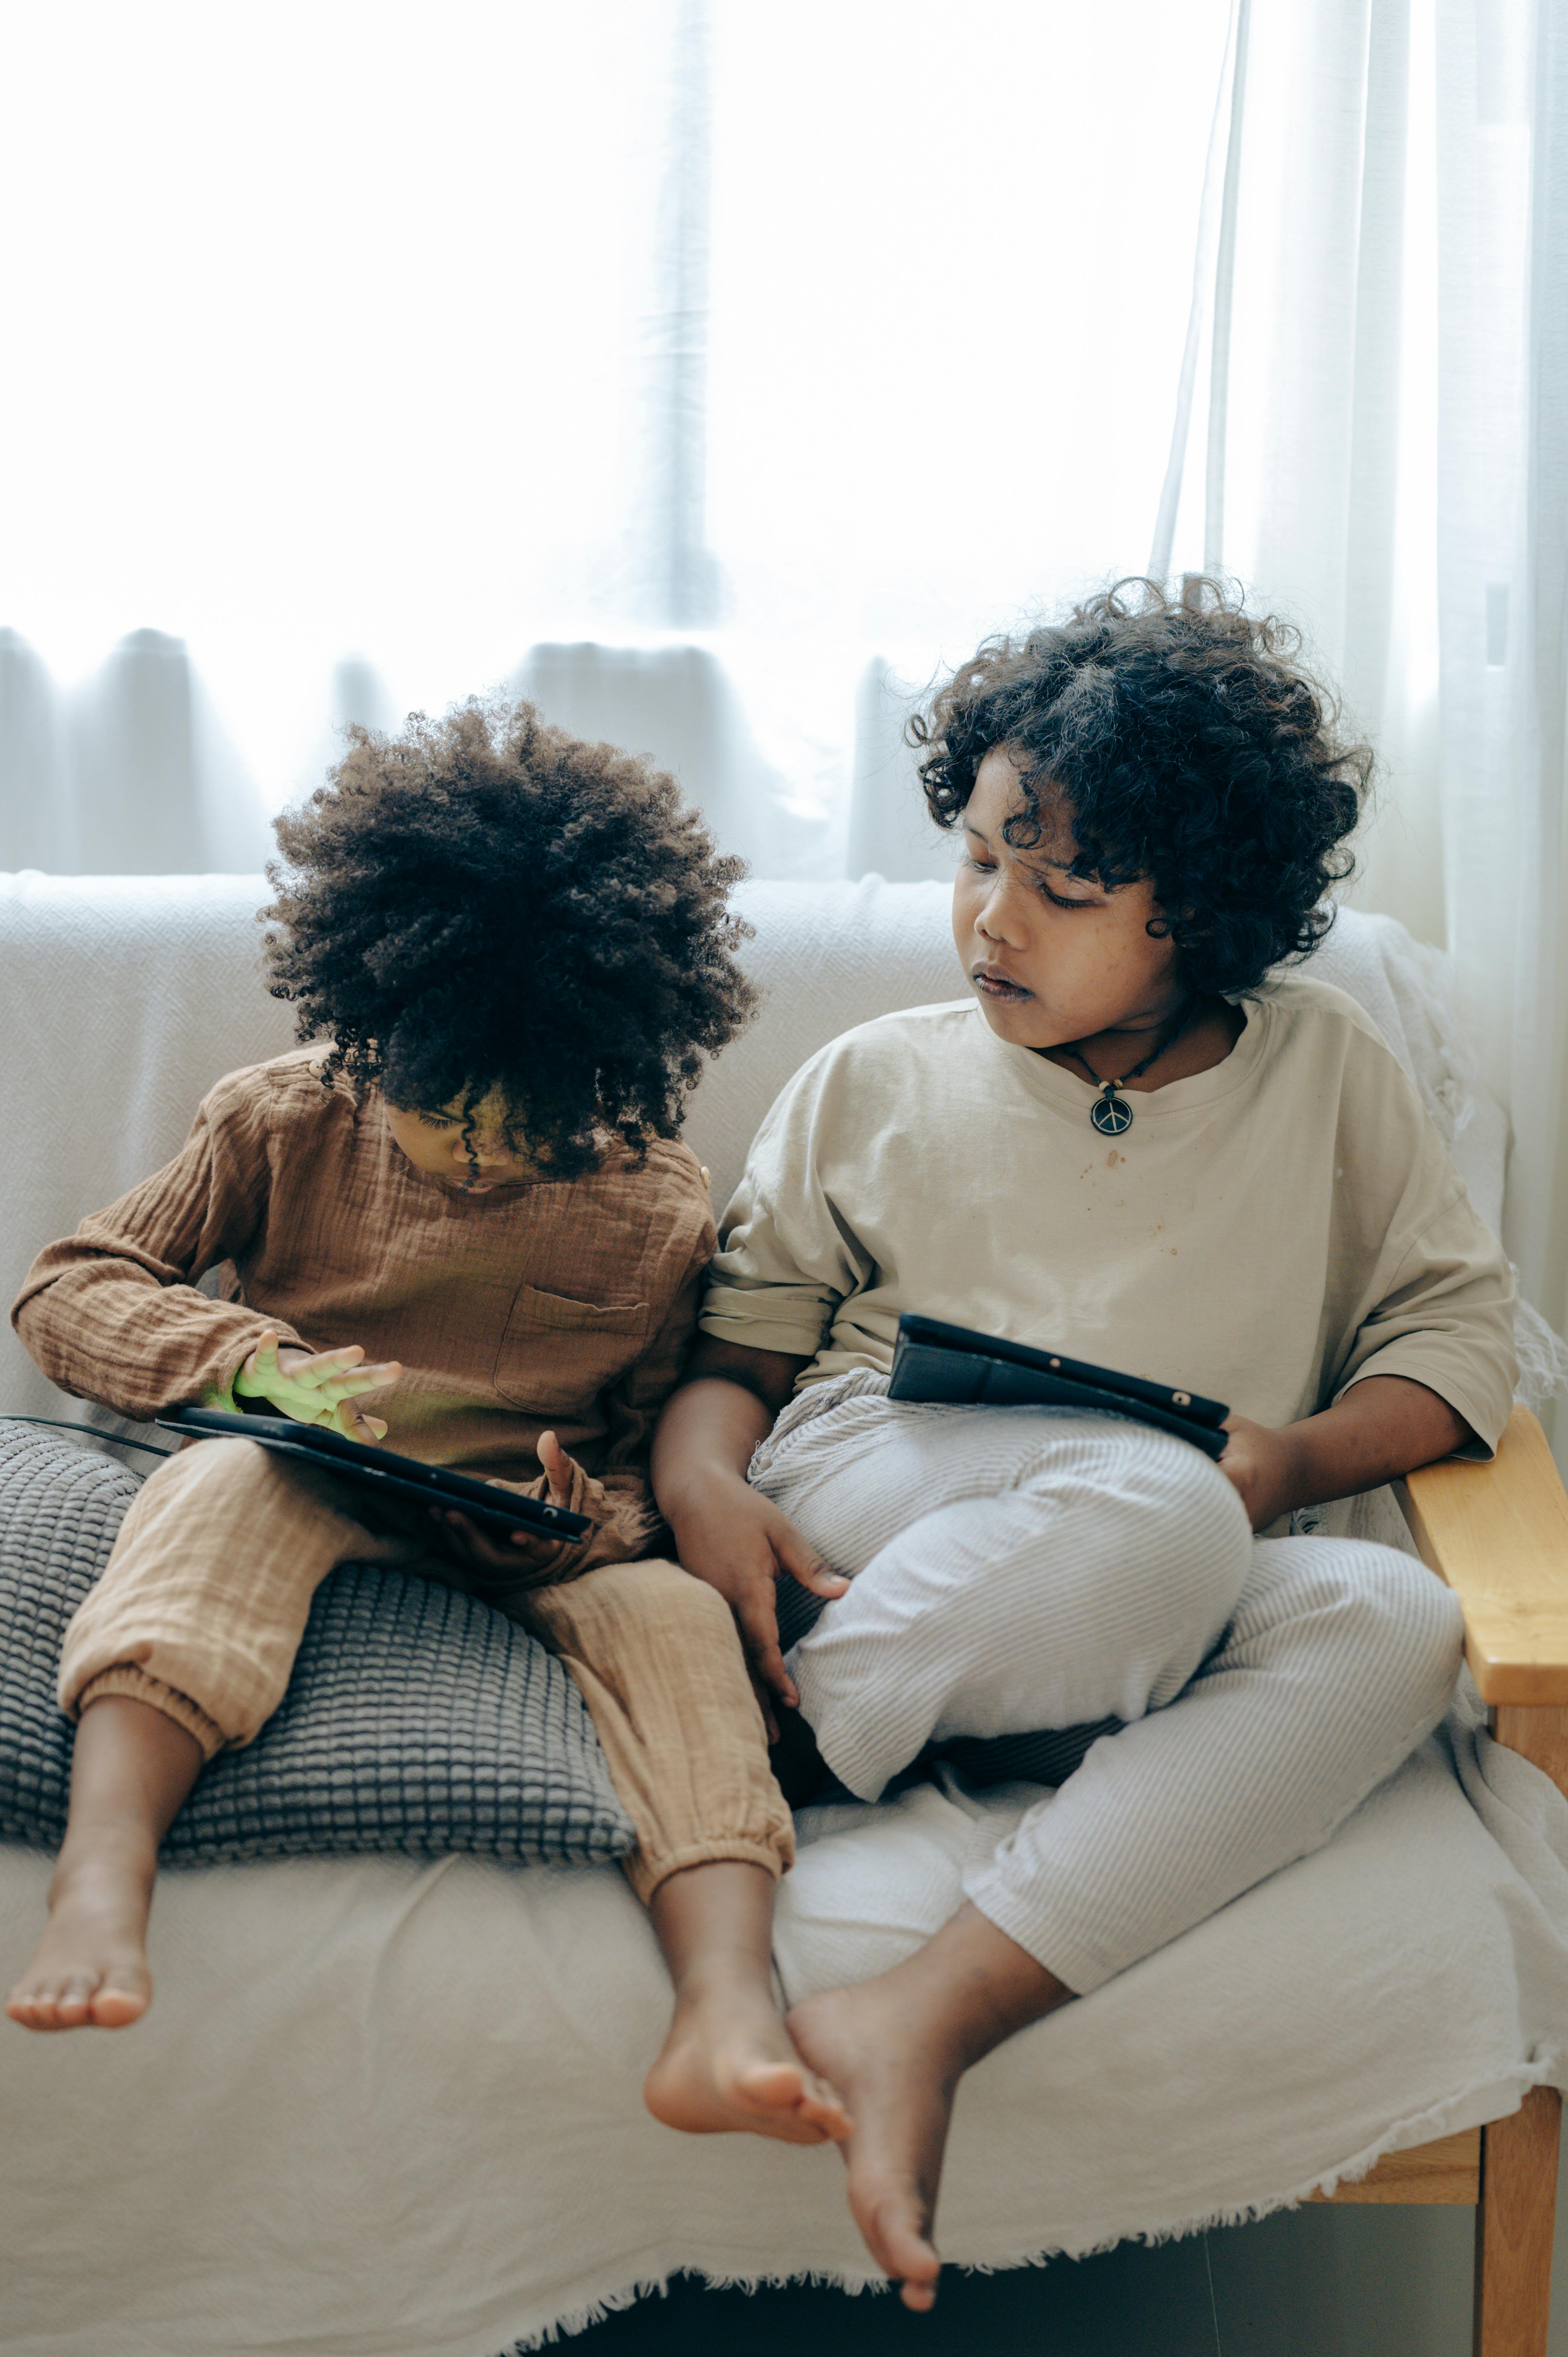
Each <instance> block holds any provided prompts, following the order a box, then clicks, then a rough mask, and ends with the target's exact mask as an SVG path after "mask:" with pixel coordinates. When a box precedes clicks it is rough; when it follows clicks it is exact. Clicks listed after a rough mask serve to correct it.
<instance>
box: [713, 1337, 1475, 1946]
mask: <svg viewBox="0 0 1568 2357" xmlns="http://www.w3.org/2000/svg"><path fill="white" fill-rule="evenodd" d="M750 1478H751V1480H752V1481H753V1483H754V1484H755V1486H756V1487H757V1489H759V1490H761V1491H763V1492H764V1494H765V1495H766V1496H768V1497H769V1498H771V1499H773V1500H774V1501H776V1502H777V1503H778V1504H779V1506H781V1507H782V1508H783V1510H784V1512H786V1513H787V1514H789V1517H790V1519H791V1520H792V1521H793V1522H794V1523H796V1524H797V1525H798V1526H799V1528H800V1530H801V1531H802V1532H803V1533H804V1534H805V1535H806V1536H807V1537H808V1538H809V1539H810V1540H811V1543H812V1544H813V1545H814V1546H816V1547H817V1548H818V1549H819V1550H820V1551H821V1553H822V1555H823V1557H824V1558H825V1559H826V1561H827V1562H828V1563H829V1564H831V1565H832V1567H833V1568H834V1569H835V1570H837V1571H840V1572H843V1573H844V1574H846V1575H848V1576H849V1577H851V1579H852V1583H853V1584H852V1585H851V1587H850V1588H849V1590H848V1592H847V1594H845V1595H844V1596H843V1597H841V1598H838V1599H837V1600H836V1601H835V1602H833V1603H831V1604H828V1605H826V1606H820V1605H818V1604H817V1602H816V1599H815V1598H811V1597H809V1596H807V1595H806V1593H805V1591H804V1590H803V1589H800V1588H799V1587H797V1586H796V1584H795V1583H794V1582H793V1581H788V1582H787V1583H784V1584H783V1586H782V1587H781V1593H780V1598H779V1605H780V1614H779V1617H780V1634H781V1637H782V1640H783V1641H784V1643H785V1644H786V1646H787V1647H789V1652H788V1656H787V1658H788V1661H789V1670H790V1673H791V1674H792V1676H793V1677H794V1679H795V1682H796V1684H797V1685H798V1687H799V1689H800V1704H801V1709H802V1712H803V1715H804V1717H806V1719H807V1720H808V1722H809V1723H810V1725H811V1728H812V1730H813V1732H814V1734H815V1736H816V1738H817V1743H818V1746H819V1748H820V1749H821V1750H822V1756H823V1758H824V1759H825V1760H826V1761H827V1763H828V1765H829V1767H830V1768H831V1769H832V1771H833V1773H834V1774H835V1775H836V1776H837V1777H838V1778H839V1779H840V1781H842V1782H843V1783H844V1784H845V1785H847V1786H848V1788H849V1789H850V1791H851V1792H854V1793H857V1794H858V1795H859V1796H860V1797H861V1798H862V1799H863V1800H867V1801H871V1800H875V1798H876V1797H877V1795H878V1794H879V1793H880V1792H882V1791H883V1789H884V1787H885V1786H886V1783H887V1782H888V1781H889V1779H890V1778H892V1777H894V1776H896V1775H897V1773H898V1772H899V1771H900V1770H902V1769H904V1768H906V1767H908V1765H909V1763H910V1762H911V1761H912V1760H915V1759H916V1758H917V1757H918V1754H919V1753H921V1752H922V1751H923V1750H924V1749H926V1748H927V1746H928V1745H931V1744H935V1745H937V1746H939V1747H940V1748H941V1749H944V1750H946V1751H948V1752H950V1753H951V1754H954V1755H956V1756H957V1758H958V1760H959V1763H960V1764H961V1765H962V1766H964V1767H967V1768H970V1769H972V1770H976V1771H978V1772H979V1773H980V1775H981V1776H982V1778H983V1780H984V1781H996V1780H997V1778H998V1777H999V1776H1019V1777H1027V1778H1033V1779H1035V1780H1036V1781H1050V1782H1052V1783H1055V1784H1058V1785H1059V1790H1058V1791H1056V1792H1053V1793H1052V1794H1050V1795H1049V1796H1048V1797H1047V1798H1045V1799H1043V1800H1041V1801H1040V1802H1039V1803H1037V1804H1036V1806H1035V1807H1034V1808H1032V1809H1030V1810H1029V1811H1028V1813H1026V1816H1025V1817H1024V1818H1023V1820H1022V1822H1021V1823H1020V1824H1018V1826H1017V1827H1016V1829H1015V1831H1014V1832H1013V1833H1012V1834H1010V1835H1008V1837H1007V1838H1006V1840H1005V1841H1004V1842H1003V1843H1002V1844H1001V1846H999V1848H998V1849H997V1851H996V1853H995V1855H994V1856H993V1857H991V1858H990V1859H989V1860H987V1861H985V1862H984V1863H983V1864H982V1865H981V1866H979V1867H976V1868H974V1869H972V1872H971V1874H970V1876H969V1877H968V1878H967V1881H966V1885H965V1888H966V1889H967V1892H968V1895H969V1897H970V1899H971V1900H972V1901H973V1903H974V1904H975V1906H976V1907H978V1908H979V1909H980V1910H981V1912H982V1913H983V1914H984V1915H986V1916H988V1917H989V1918H990V1920H991V1921H993V1923H995V1924H997V1925H999V1926H1000V1928H1001V1929H1002V1930H1003V1931H1004V1932H1007V1933H1008V1934H1009V1935H1010V1936H1011V1937H1012V1938H1013V1939H1015V1940H1016V1941H1017V1942H1018V1943H1019V1945H1020V1946H1021V1947H1024V1948H1026V1949H1027V1950H1028V1952H1029V1953H1030V1954H1031V1955H1033V1956H1034V1957H1036V1960H1037V1961H1038V1962H1039V1963H1040V1964H1043V1965H1045V1967H1046V1968H1047V1971H1049V1972H1051V1973H1054V1974H1055V1975H1057V1977H1058V1979H1059V1980H1061V1981H1063V1982H1064V1983H1065V1984H1066V1985H1067V1986H1068V1987H1069V1988H1072V1989H1076V1990H1078V1991H1079V1992H1080V1993H1083V1992H1087V1991H1089V1990H1090V1989H1093V1988H1097V1987H1098V1986H1100V1985H1101V1982H1103V1981H1107V1980H1109V1979H1111V1978H1112V1975H1114V1974H1116V1973H1119V1972H1122V1971H1124V1970H1125V1969H1126V1967H1127V1966H1128V1965H1129V1964H1135V1963H1136V1962H1137V1961H1138V1959H1139V1958H1140V1957H1141V1956H1144V1955H1147V1954H1148V1953H1150V1952H1151V1951H1152V1950H1153V1949H1155V1948H1157V1947H1160V1946H1162V1945H1163V1944H1164V1943H1165V1942H1166V1941H1167V1940H1173V1939H1175V1938H1176V1936H1177V1935H1178V1933H1180V1932H1185V1931H1187V1929H1189V1928H1190V1926H1192V1925H1193V1924H1195V1923H1199V1922H1201V1921H1203V1920H1204V1919H1205V1918H1206V1917H1207V1916H1208V1915H1211V1914H1213V1913H1214V1911H1215V1910H1216V1909H1218V1908H1220V1907H1223V1906H1224V1905H1226V1903H1227V1902H1228V1901H1229V1900H1232V1899H1235V1898H1237V1897H1238V1896H1239V1895H1240V1893H1241V1892H1242V1891H1243V1890H1246V1889H1250V1888H1251V1885H1252V1884H1253V1883H1256V1882H1259V1881H1262V1878H1263V1877H1264V1876H1265V1875H1269V1874H1273V1873H1274V1872H1276V1871H1277V1869H1278V1868H1279V1867H1283V1866H1288V1865H1289V1864H1290V1863H1291V1861H1292V1860H1293V1859H1294V1858H1297V1857H1304V1856H1305V1854H1306V1853H1307V1852H1308V1851H1309V1850H1313V1849H1316V1847H1318V1846H1319V1845H1320V1844H1321V1843H1323V1842H1325V1841H1326V1840H1327V1838H1328V1836H1329V1835H1330V1834H1332V1833H1333V1832H1334V1830H1335V1828H1336V1827H1337V1825H1338V1824H1341V1823H1342V1822H1343V1821H1344V1819H1345V1818H1346V1817H1347V1816H1348V1814H1349V1813H1350V1812H1351V1810H1352V1809H1354V1808H1355V1807H1356V1806H1357V1804H1358V1803H1359V1802H1360V1801H1362V1800H1364V1799H1365V1797H1366V1796H1367V1794H1368V1793H1369V1792H1371V1791H1372V1789H1373V1788H1374V1786H1375V1785H1377V1784H1379V1783H1380V1782H1381V1781H1382V1780H1383V1778H1384V1777H1386V1776H1388V1775H1389V1774H1391V1771H1392V1770H1394V1769H1395V1768H1397V1767H1398V1766H1399V1764H1400V1762H1401V1761H1402V1760H1404V1759H1405V1758H1406V1757H1407V1756H1408V1754H1409V1753H1410V1752H1411V1751H1412V1750H1413V1749H1414V1748H1415V1746H1416V1745H1417V1744H1418V1743H1419V1742H1420V1741H1421V1740H1422V1738H1423V1737H1424V1736H1425V1735H1427V1734H1428V1733H1430V1731H1431V1729H1432V1728H1433V1727H1434V1726H1435V1725H1436V1723H1437V1721H1438V1719H1439V1718H1440V1717H1442V1714H1443V1712H1444V1708H1445V1707H1446V1706H1447V1703H1448V1700H1449V1697H1450V1695H1451V1694H1452V1691H1453V1687H1454V1681H1455V1674H1457V1671H1458V1667H1459V1658H1460V1637H1461V1629H1460V1616H1459V1609H1458V1606H1457V1604H1456V1603H1455V1599H1454V1598H1453V1597H1452V1596H1451V1595H1450V1594H1449V1592H1448V1590H1447V1589H1446V1588H1444V1587H1443V1586H1442V1585H1441V1584H1440V1583H1439V1582H1438V1581H1437V1580H1436V1579H1434V1577H1433V1576H1432V1574H1431V1573H1430V1572H1429V1571H1427V1570H1426V1569H1425V1567H1424V1566H1423V1565H1422V1564H1420V1563H1419V1562H1416V1561H1415V1560H1414V1559H1413V1558H1412V1557H1411V1556H1409V1555H1401V1554H1399V1553H1397V1552H1396V1551H1395V1550H1394V1549H1392V1548H1390V1547H1380V1546H1372V1545H1369V1544H1366V1543H1365V1542H1363V1541H1359V1540H1355V1539H1338V1538H1326V1537H1316V1538H1290V1539H1255V1538H1254V1537H1253V1536H1252V1534H1251V1528H1250V1527H1249V1524H1248V1521H1247V1516H1246V1513H1245V1512H1244V1510H1243V1508H1242V1505H1241V1502H1240V1498H1239V1497H1238V1496H1237V1494H1236V1491H1234V1490H1233V1489H1232V1488H1231V1486H1230V1482H1229V1481H1228V1480H1226V1478H1225V1476H1224V1475H1223V1474H1222V1473H1220V1472H1219V1470H1218V1469H1217V1468H1216V1467H1215V1466H1214V1465H1213V1464H1212V1463H1211V1462H1210V1460H1209V1459H1208V1458H1207V1457H1205V1456H1204V1455H1203V1454H1202V1453H1201V1452H1200V1451H1199V1450H1198V1449H1197V1448H1192V1447H1191V1446H1190V1445H1189V1444H1188V1443H1187V1442H1186V1441H1183V1440H1177V1439H1175V1438H1173V1437H1168V1436H1167V1435H1165V1434H1164V1433H1161V1432H1157V1431H1155V1430H1152V1429H1151V1428H1149V1427H1147V1426H1143V1425H1139V1424H1133V1423H1131V1422H1129V1421H1127V1420H1125V1419H1123V1418H1122V1417H1118V1416H1112V1415H1079V1414H1077V1413H1074V1412H1071V1411H1068V1410H1060V1409H1042V1408H989V1407H986V1408H969V1407H935V1406H929V1407H928V1406H917V1405H907V1404H904V1403H901V1402H895V1401H892V1400H889V1399H888V1398H887V1396H886V1378H884V1377H882V1376H879V1375H873V1374H869V1373H861V1374H851V1375H845V1376H842V1377H839V1378H838V1379H837V1380H836V1381H832V1382H829V1383H822V1384H820V1385H815V1386H812V1387H811V1388H810V1389H809V1390H807V1391H806V1392H804V1393H802V1394H800V1396H799V1397H798V1398H796V1399H795V1400H793V1401H791V1402H790V1404H789V1406H788V1407H787V1408H786V1409H785V1411H784V1414H783V1415H781V1416H780V1418H779V1423H778V1425H777V1426H775V1428H774V1430H773V1432H772V1434H771V1435H770V1436H769V1437H768V1439H767V1440H766V1441H764V1442H763V1444H762V1446H761V1447H760V1448H758V1450H757V1454H756V1457H755V1458H753V1461H752V1467H751V1477H750ZM792 1640H793V1641H792Z"/></svg>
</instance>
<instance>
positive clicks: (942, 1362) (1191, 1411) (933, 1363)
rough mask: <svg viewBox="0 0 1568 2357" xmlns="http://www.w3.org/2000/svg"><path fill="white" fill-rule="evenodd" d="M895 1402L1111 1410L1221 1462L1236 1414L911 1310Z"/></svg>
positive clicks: (896, 1364)
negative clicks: (1232, 1416) (1225, 1428)
mask: <svg viewBox="0 0 1568 2357" xmlns="http://www.w3.org/2000/svg"><path fill="white" fill-rule="evenodd" d="M890 1396H891V1397H892V1398H894V1399H897V1400H923V1401H929V1402H931V1403H933V1404H944V1405H948V1406H972V1407H1098V1408H1108V1409H1110V1410H1112V1412H1113V1413H1114V1414H1115V1415H1131V1416H1135V1417H1136V1418H1137V1420H1138V1421H1139V1423H1140V1424H1153V1425H1157V1426H1159V1428H1160V1429H1161V1431H1162V1432H1174V1433H1175V1434H1176V1436H1177V1437H1178V1438H1180V1439H1182V1440H1190V1441H1191V1442H1192V1444H1193V1446H1194V1448H1201V1449H1202V1450H1203V1452H1204V1454H1205V1455H1206V1456H1208V1457H1213V1458H1220V1457H1223V1455H1224V1454H1225V1451H1226V1449H1227V1448H1228V1447H1229V1446H1230V1434H1229V1433H1228V1432H1222V1431H1221V1430H1220V1428H1219V1427H1220V1426H1221V1425H1223V1423H1224V1421H1225V1419H1226V1417H1227V1416H1228V1415H1230V1409H1229V1408H1228V1407H1227V1406H1226V1405H1225V1403H1224V1402H1223V1400H1211V1399H1204V1398H1203V1397H1202V1396H1201V1394H1198V1393H1197V1392H1184V1391H1176V1390H1173V1389H1171V1388H1170V1387H1169V1386H1168V1385H1166V1384H1165V1383H1150V1382H1149V1381H1148V1380H1147V1378H1146V1377H1144V1376H1143V1375H1122V1374H1118V1373H1117V1372H1116V1371H1115V1369H1114V1368H1112V1367H1095V1366H1091V1365H1090V1364H1089V1363H1088V1362H1087V1361H1085V1360H1082V1359H1068V1358H1064V1357H1063V1356H1062V1354H1061V1352H1060V1351H1037V1350H1036V1349H1034V1348H1033V1347H1032V1346H1031V1345H1030V1344H1029V1343H1027V1342H1004V1340H1002V1339H1001V1337H1000V1336H999V1335H995V1334H977V1333H975V1332H974V1331H973V1329H972V1328H970V1327H968V1326H949V1325H945V1324H944V1323H943V1321H942V1320H941V1319H940V1318H918V1317H916V1316H914V1315H912V1314H911V1313H910V1312H908V1311H906V1312H905V1314H904V1316H903V1317H902V1318H899V1320H898V1339H897V1341H896V1342H895V1344H894V1346H893V1381H892V1384H891V1386H890Z"/></svg>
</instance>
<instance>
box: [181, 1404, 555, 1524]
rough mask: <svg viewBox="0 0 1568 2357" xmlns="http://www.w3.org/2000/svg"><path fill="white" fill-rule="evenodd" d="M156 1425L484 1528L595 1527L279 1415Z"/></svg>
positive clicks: (204, 1410) (205, 1417)
mask: <svg viewBox="0 0 1568 2357" xmlns="http://www.w3.org/2000/svg"><path fill="white" fill-rule="evenodd" d="M158 1422H159V1424H161V1425H162V1426H164V1428H165V1430H166V1431H167V1432H178V1433H182V1434H183V1435H184V1437H186V1439H188V1440H219V1439H238V1440H254V1441H256V1442H258V1443H259V1444H260V1446H261V1447H262V1448H275V1449H276V1450H277V1451H278V1452H279V1454H280V1455H282V1456H285V1457H301V1458H305V1459H306V1462H307V1463H308V1464H311V1465H314V1466H316V1467H317V1469H318V1470H319V1471H321V1472H324V1473H336V1474H338V1475H340V1476H341V1477H342V1478H343V1479H344V1480H348V1481H359V1482H361V1483H362V1484H363V1485H364V1487H365V1488H366V1489H367V1490H370V1491H379V1492H380V1493H381V1495H382V1496H383V1497H386V1496H393V1497H399V1498H412V1499H413V1500H414V1501H415V1502H416V1503H417V1504H419V1505H421V1506H456V1508H457V1509H458V1511H459V1512H462V1513H465V1514H471V1515H472V1516H473V1518H474V1520H475V1522H476V1523H479V1524H481V1525H482V1526H483V1527H484V1528H485V1529H487V1530H491V1531H498V1530H499V1531H525V1532H526V1533H527V1534H528V1535H529V1536H530V1537H531V1538H542V1539H580V1538H582V1537H583V1536H584V1535H585V1534H586V1533H587V1532H588V1531H591V1530H592V1529H593V1527H594V1525H593V1523H592V1522H591V1520H590V1519H589V1517H588V1516H587V1515H586V1514H574V1513H572V1512H569V1510H568V1509H567V1508H566V1507H564V1506H551V1505H546V1504H543V1503H542V1502H541V1501H539V1500H538V1499H537V1498H520V1497H519V1496H518V1495H517V1494H516V1492H515V1491H509V1490H498V1489H496V1488H495V1487H494V1485H493V1484H492V1483H490V1482H489V1481H477V1480H475V1479H474V1477H473V1475H472V1474H470V1473H453V1472H450V1471H448V1469H446V1466H444V1465H422V1464H421V1463H420V1461H419V1459H418V1458H417V1457H400V1456H399V1455H398V1453H397V1451H396V1450H395V1449H392V1448H370V1447H369V1446H368V1445H367V1444H366V1443H365V1442H364V1441H361V1440H349V1439H348V1438H346V1437H345V1436H344V1435H343V1434H342V1433H340V1432H334V1431H333V1430H332V1429H331V1428H330V1426H327V1425H324V1424H295V1421H294V1419H293V1418H292V1417H291V1416H286V1415H230V1413H229V1411H228V1410H227V1409H226V1408H220V1407H177V1408H171V1409H170V1410H169V1412H168V1414H167V1415H160V1416H159V1418H158Z"/></svg>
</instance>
